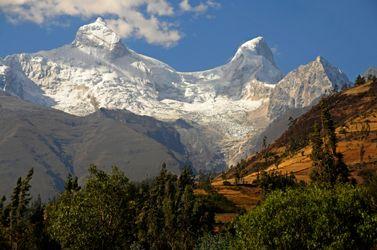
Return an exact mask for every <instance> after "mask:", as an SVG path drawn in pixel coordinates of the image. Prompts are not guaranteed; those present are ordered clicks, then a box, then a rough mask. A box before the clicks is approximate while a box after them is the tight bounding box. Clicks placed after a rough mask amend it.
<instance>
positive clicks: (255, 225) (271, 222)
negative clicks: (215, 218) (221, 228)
mask: <svg viewBox="0 0 377 250" xmlns="http://www.w3.org/2000/svg"><path fill="white" fill-rule="evenodd" d="M376 208H377V207H376V204H374V203H373V202H371V201H370V196H369V194H368V192H366V190H365V189H363V188H359V187H353V186H351V185H336V186H335V187H334V188H333V189H326V188H321V187H318V186H310V187H307V188H295V189H288V190H287V191H286V192H284V191H281V190H278V191H275V192H273V193H271V194H270V195H269V196H268V197H267V199H266V200H265V201H264V202H263V203H262V204H261V205H260V206H258V207H256V208H255V209H254V210H252V211H251V212H249V213H248V214H246V215H243V216H240V217H239V219H238V220H237V221H236V222H235V225H234V229H233V230H234V232H233V233H232V232H231V233H226V234H224V236H222V237H221V236H214V237H209V236H206V237H205V238H204V239H203V240H202V241H201V244H200V246H199V248H200V249H369V248H371V247H372V246H373V245H374V244H375V243H376V239H377V230H376V229H377V211H376ZM209 245H210V246H211V247H210V248H207V246H209Z"/></svg>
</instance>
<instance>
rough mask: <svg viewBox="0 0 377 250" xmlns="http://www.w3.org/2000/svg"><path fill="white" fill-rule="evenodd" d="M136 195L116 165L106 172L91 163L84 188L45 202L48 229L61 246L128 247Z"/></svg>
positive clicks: (72, 247)
mask: <svg viewBox="0 0 377 250" xmlns="http://www.w3.org/2000/svg"><path fill="white" fill-rule="evenodd" d="M136 196H137V195H136V192H135V187H134V185H133V184H131V183H130V182H129V180H128V178H127V177H126V176H125V175H124V174H123V173H122V172H121V171H120V170H119V169H118V168H116V167H113V169H112V171H111V173H110V174H106V173H105V172H104V171H101V170H98V169H97V167H96V166H93V165H92V166H91V167H90V168H89V178H88V180H87V182H86V185H85V187H84V188H82V189H81V190H76V191H74V192H72V190H71V191H69V190H67V191H65V192H64V193H62V194H61V195H60V197H59V198H58V199H57V200H56V201H55V202H53V203H51V204H49V205H48V207H47V211H46V214H47V218H48V232H49V233H50V235H51V237H52V238H53V239H55V240H57V241H58V242H60V244H61V245H62V247H63V248H70V249H105V248H108V249H124V248H128V247H129V246H130V245H131V244H132V242H133V241H134V240H135V231H134V223H135V217H136V207H135V206H136V203H135V199H136V198H137V197H136Z"/></svg>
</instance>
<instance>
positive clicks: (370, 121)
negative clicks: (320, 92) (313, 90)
mask: <svg viewBox="0 0 377 250" xmlns="http://www.w3.org/2000/svg"><path fill="white" fill-rule="evenodd" d="M324 101H325V102H326V103H327V105H328V106H329V108H330V112H331V114H332V116H333V119H334V122H335V125H336V133H337V140H338V146H337V151H338V152H341V153H342V154H343V155H344V160H345V162H346V164H347V165H348V167H349V169H350V172H351V177H353V178H354V179H356V181H357V182H358V183H362V182H363V180H364V179H365V177H366V176H367V175H368V174H369V173H370V172H377V81H376V80H374V81H373V80H370V81H367V83H366V84H363V85H361V86H355V87H352V88H349V89H346V90H343V91H342V92H340V93H335V94H332V95H331V96H328V97H326V98H324ZM319 119H320V106H319V105H316V106H314V107H313V108H311V109H310V110H309V111H308V112H307V113H305V114H303V115H302V116H300V117H299V118H297V119H295V120H294V121H293V122H292V124H291V126H290V127H289V128H288V129H287V130H286V131H285V132H284V133H283V135H282V136H281V137H280V138H278V139H277V140H276V141H275V142H274V143H273V144H271V145H269V146H268V147H267V149H265V150H262V151H261V152H259V153H256V154H253V155H251V156H250V157H248V159H246V160H245V161H243V162H241V163H240V164H239V167H240V168H241V169H242V170H241V176H242V178H241V182H242V183H243V184H251V183H253V181H254V180H255V179H256V178H257V175H258V172H259V171H260V170H262V169H265V170H268V171H271V170H276V169H278V170H279V171H281V172H282V173H286V172H288V173H290V172H293V173H294V174H295V176H296V178H297V179H298V180H303V181H306V182H307V181H309V173H310V170H311V165H312V162H311V159H310V154H311V146H310V145H309V134H310V133H311V130H312V127H313V124H314V123H315V122H318V121H319ZM266 152H269V153H270V156H269V157H264V155H265V153H266ZM238 172H239V171H238ZM235 173H236V168H233V169H230V170H229V171H227V172H226V173H223V174H222V175H221V176H218V177H217V178H215V180H214V181H213V183H212V185H213V186H214V187H215V188H216V189H218V190H219V191H220V192H221V193H222V194H224V196H226V197H227V198H228V199H230V200H233V201H234V202H235V203H236V204H237V205H239V206H240V207H244V208H248V209H250V208H252V207H253V206H247V204H250V199H251V200H253V201H256V200H259V199H260V195H259V193H260V192H258V191H257V190H256V188H250V192H248V193H247V195H249V196H252V197H251V198H250V199H248V198H245V197H244V196H245V193H241V192H238V194H235V193H234V191H232V189H234V185H232V186H224V181H227V182H229V183H230V184H235V178H234V177H235ZM238 186H240V185H238ZM242 197H244V198H242ZM256 203H257V202H254V204H256Z"/></svg>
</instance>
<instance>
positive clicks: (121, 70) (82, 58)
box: [0, 18, 348, 168]
mask: <svg viewBox="0 0 377 250" xmlns="http://www.w3.org/2000/svg"><path fill="white" fill-rule="evenodd" d="M317 61H321V59H317V60H315V61H314V62H312V63H310V64H308V65H306V66H302V67H304V68H302V67H300V68H299V69H298V70H297V71H298V72H296V73H295V72H292V73H290V74H288V75H287V77H284V78H283V74H282V72H281V71H280V70H279V69H278V67H277V66H276V63H275V62H274V59H273V54H272V52H271V50H270V48H269V47H268V45H267V43H266V42H265V40H264V39H263V38H262V37H257V38H255V39H252V40H250V41H248V42H246V43H244V44H243V45H241V46H240V47H239V49H238V50H237V52H236V54H235V55H234V57H233V58H232V59H231V60H230V61H229V62H228V63H226V64H225V65H222V66H219V67H216V68H214V69H210V70H206V71H201V72H178V71H176V70H175V69H173V68H172V67H170V66H169V65H167V64H165V63H163V62H160V61H158V60H156V59H153V58H150V57H147V56H144V55H141V54H138V53H136V52H135V51H133V50H131V49H129V48H127V47H126V46H125V45H124V44H123V43H122V42H121V39H120V37H119V35H117V34H116V33H115V32H114V31H113V30H111V29H110V28H109V27H108V26H107V25H106V22H105V21H104V20H103V19H102V18H98V19H97V20H96V21H95V22H94V23H91V24H87V25H84V26H82V27H81V28H79V30H78V31H77V34H76V38H75V40H74V41H73V42H72V44H69V45H65V46H63V47H60V48H57V49H54V50H50V51H41V52H38V53H34V54H18V55H12V56H7V57H5V58H3V60H1V59H0V87H1V88H2V89H5V90H6V91H7V92H9V93H11V94H14V95H17V96H20V97H21V98H23V99H25V100H29V101H32V102H34V103H37V104H41V105H46V106H50V107H53V108H56V109H60V110H63V111H65V112H68V113H71V114H75V115H80V116H84V115H88V114H90V113H92V112H94V111H96V110H97V109H99V108H101V107H103V108H109V109H127V110H129V111H131V112H134V113H136V114H141V115H148V116H153V117H155V118H157V119H161V120H165V121H175V120H177V119H183V120H185V121H187V122H189V123H190V124H192V128H191V129H189V130H188V129H185V128H177V129H178V131H179V132H180V133H181V139H182V141H183V143H186V146H187V147H188V148H189V150H190V151H191V152H190V153H191V155H192V156H193V157H192V158H196V159H201V160H198V162H195V161H193V162H194V164H198V165H200V166H198V167H199V168H205V167H206V166H207V167H210V166H214V165H224V164H230V163H233V162H234V161H236V160H237V159H238V158H237V155H238V153H239V152H238V151H239V149H238V145H239V144H240V143H242V142H243V141H244V140H245V138H250V136H256V135H258V133H260V132H261V131H262V130H263V129H264V128H265V127H266V126H267V125H268V123H269V122H270V121H271V120H272V119H274V116H276V115H277V111H278V112H283V111H284V109H285V108H289V107H290V106H292V102H293V101H292V100H294V101H295V102H294V105H297V101H299V102H300V101H301V100H302V101H301V102H300V104H299V105H301V106H307V105H310V103H311V101H312V100H314V99H315V98H317V97H318V96H320V95H322V94H324V92H323V90H324V89H328V88H334V87H335V86H341V85H345V84H348V79H347V78H346V77H345V76H344V74H343V73H341V72H340V71H339V70H337V69H336V68H335V67H333V66H331V65H329V64H328V63H327V62H325V61H324V60H322V61H323V62H317ZM316 62H317V63H316ZM312 64H313V65H312ZM319 64H320V65H322V67H321V66H320V65H319ZM301 71H303V72H301ZM318 72H320V74H319V75H320V76H321V77H320V78H318V79H317V78H316V76H317V75H318ZM296 77H297V79H299V80H296ZM322 80H326V81H325V82H324V83H323V82H321V83H320V81H322ZM291 84H292V85H291ZM318 84H319V85H321V84H322V85H321V86H322V87H320V88H318V86H317V85H318ZM325 85H326V86H325ZM313 89H314V91H313ZM302 91H304V92H305V93H311V94H305V93H304V94H303V93H302ZM312 92H313V93H312ZM272 97H273V98H276V100H278V102H275V103H274V102H271V98H272ZM288 97H289V98H288ZM285 98H288V99H287V100H285ZM271 103H272V104H271ZM193 138H195V139H193ZM189 157H190V156H189ZM191 160H192V159H191Z"/></svg>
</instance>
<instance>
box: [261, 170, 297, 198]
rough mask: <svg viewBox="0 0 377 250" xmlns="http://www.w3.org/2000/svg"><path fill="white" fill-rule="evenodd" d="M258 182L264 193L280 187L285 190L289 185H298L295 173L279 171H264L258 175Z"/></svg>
mask: <svg viewBox="0 0 377 250" xmlns="http://www.w3.org/2000/svg"><path fill="white" fill-rule="evenodd" d="M256 183H257V185H259V186H260V187H261V189H262V191H263V193H264V194H268V193H270V192H272V191H274V190H278V189H279V190H285V189H286V188H288V187H294V186H297V185H298V184H297V181H296V177H295V176H294V174H293V173H290V174H287V173H286V174H282V173H281V172H279V171H272V172H268V171H262V173H261V174H260V175H258V178H257V181H256Z"/></svg>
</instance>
